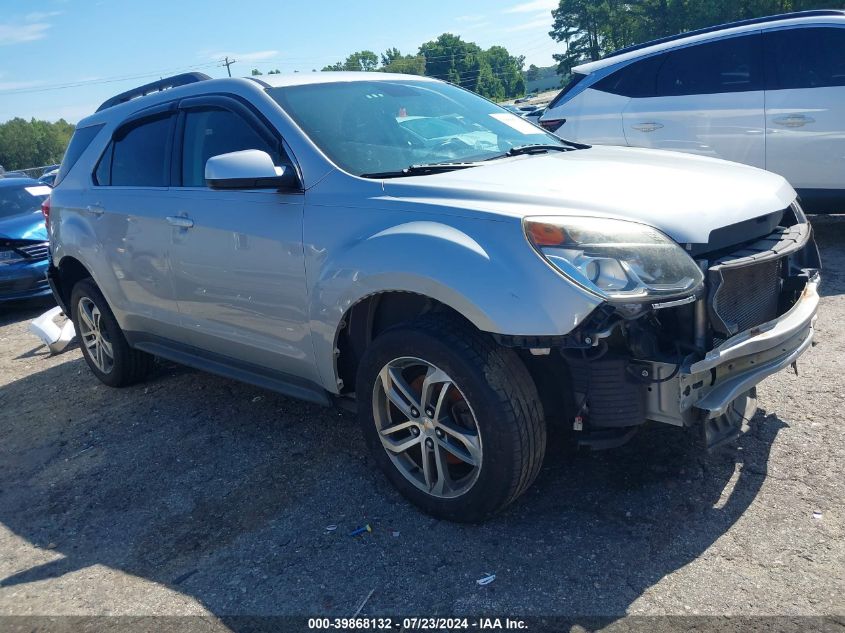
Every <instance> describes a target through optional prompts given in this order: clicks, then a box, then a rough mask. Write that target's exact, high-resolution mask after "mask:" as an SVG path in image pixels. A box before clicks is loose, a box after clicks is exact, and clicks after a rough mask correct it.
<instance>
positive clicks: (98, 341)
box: [70, 278, 153, 387]
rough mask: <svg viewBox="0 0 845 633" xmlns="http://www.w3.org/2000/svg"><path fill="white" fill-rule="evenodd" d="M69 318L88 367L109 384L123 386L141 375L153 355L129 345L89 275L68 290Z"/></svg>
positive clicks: (150, 362)
mask: <svg viewBox="0 0 845 633" xmlns="http://www.w3.org/2000/svg"><path fill="white" fill-rule="evenodd" d="M70 307H71V313H72V314H71V318H72V319H73V327H74V328H75V329H76V335H77V337H78V338H79V346H80V347H81V348H82V356H83V357H84V358H85V362H86V363H88V367H89V368H90V369H91V371H92V372H94V375H95V376H97V378H99V379H100V380H101V381H102V382H104V383H105V384H107V385H109V386H110V387H125V386H128V385H131V384H133V383H136V382H138V381H139V380H141V379H142V378H144V377H145V376H146V375H147V374H148V373H149V371H150V369H152V366H153V357H152V356H150V355H149V354H146V353H144V352H141V351H138V350H134V349H132V348H131V347H129V343H127V342H126V337H125V336H124V335H123V331H122V330H121V329H120V326H119V325H118V324H117V320H116V319H115V318H114V314H112V311H111V309H110V308H109V306H108V304H107V303H106V300H105V297H103V294H102V293H101V292H100V289H99V288H97V285H96V284H95V283H94V281H93V280H92V279H90V278H89V279H83V280H82V281H80V282H78V283H77V284H76V285H75V286H74V287H73V291H72V292H71V306H70Z"/></svg>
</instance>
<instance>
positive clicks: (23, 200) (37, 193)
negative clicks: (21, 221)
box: [0, 183, 50, 218]
mask: <svg viewBox="0 0 845 633" xmlns="http://www.w3.org/2000/svg"><path fill="white" fill-rule="evenodd" d="M48 195H50V187H48V186H47V185H42V184H38V183H32V184H30V185H21V186H20V187H0V218H10V217H12V216H13V215H23V214H25V213H32V212H34V211H40V210H41V203H42V202H44V199H45V198H46V197H47V196H48Z"/></svg>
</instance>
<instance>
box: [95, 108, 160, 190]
mask: <svg viewBox="0 0 845 633" xmlns="http://www.w3.org/2000/svg"><path fill="white" fill-rule="evenodd" d="M174 119H175V117H174V116H173V115H163V116H159V117H156V118H152V119H145V120H144V121H142V122H139V123H133V124H131V125H130V126H129V127H128V128H125V129H120V130H118V132H117V134H116V135H115V137H114V139H113V140H112V144H113V146H112V147H111V148H109V149H108V150H106V154H104V155H103V159H102V160H101V161H100V164H99V165H98V166H97V172H96V175H95V176H96V178H97V182H98V183H99V184H105V182H108V183H109V184H111V185H112V186H114V187H167V186H168V185H169V184H170V148H171V139H172V136H173V134H172V128H173V121H174ZM107 158H110V159H111V160H110V162H111V169H110V170H108V171H110V173H107V170H106V169H105V168H104V166H103V161H105V160H106V159H107Z"/></svg>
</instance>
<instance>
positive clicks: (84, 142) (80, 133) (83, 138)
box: [53, 124, 103, 186]
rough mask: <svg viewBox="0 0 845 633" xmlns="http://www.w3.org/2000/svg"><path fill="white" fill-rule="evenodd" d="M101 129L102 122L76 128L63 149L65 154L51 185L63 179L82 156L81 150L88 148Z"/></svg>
mask: <svg viewBox="0 0 845 633" xmlns="http://www.w3.org/2000/svg"><path fill="white" fill-rule="evenodd" d="M101 129H103V124H100V125H89V126H88V127H83V128H76V131H75V132H74V133H73V137H71V139H70V143H69V144H68V146H67V150H65V156H64V158H62V164H61V166H60V167H59V173H58V174H56V181H55V182H54V183H53V186H56V185H58V184H59V183H60V182H61V181H62V180H64V177H65V176H67V173H68V172H69V171H70V170H71V169H72V168H73V166H74V165H75V164H76V161H78V160H79V157H80V156H82V152H84V151H85V150H86V149H88V146H89V145H90V144H91V141H93V140H94V137H95V136H97V132H99V131H100V130H101Z"/></svg>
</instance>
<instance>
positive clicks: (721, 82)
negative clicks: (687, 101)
mask: <svg viewBox="0 0 845 633" xmlns="http://www.w3.org/2000/svg"><path fill="white" fill-rule="evenodd" d="M762 75H763V73H762V44H761V41H760V36H759V35H746V36H742V37H732V38H728V39H724V40H719V41H716V42H709V43H707V44H697V45H694V46H688V47H686V48H681V49H678V50H676V51H672V52H670V53H668V55H667V56H666V61H665V62H664V63H663V65H662V66H661V67H660V70H659V72H658V73H657V91H656V92H657V96H658V97H673V96H681V95H699V94H717V93H722V92H747V91H749V90H762V89H763V81H762Z"/></svg>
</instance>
